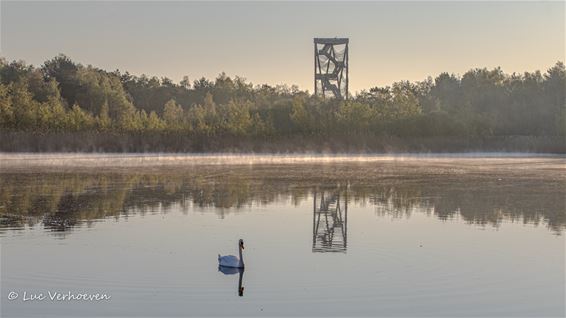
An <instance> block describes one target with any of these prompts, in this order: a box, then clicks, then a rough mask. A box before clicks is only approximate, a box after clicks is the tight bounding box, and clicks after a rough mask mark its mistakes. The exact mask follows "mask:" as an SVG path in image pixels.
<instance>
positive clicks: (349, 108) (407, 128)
mask: <svg viewBox="0 0 566 318" xmlns="http://www.w3.org/2000/svg"><path fill="white" fill-rule="evenodd" d="M565 80H566V71H565V67H564V64H563V63H562V62H557V63H556V64H555V65H554V66H553V67H551V68H550V69H548V70H547V71H546V72H545V73H541V72H540V71H536V72H533V73H524V74H515V73H514V74H511V75H509V74H505V73H503V71H502V70H501V69H499V68H496V69H493V70H488V69H473V70H470V71H468V72H466V73H465V74H464V75H462V76H456V75H454V74H448V73H442V74H440V75H439V76H437V77H436V78H434V79H432V78H428V79H426V80H424V81H422V82H416V83H412V82H407V81H402V82H397V83H393V84H392V85H391V86H387V87H374V88H371V89H369V90H364V91H362V92H360V93H359V94H357V95H356V96H354V97H353V98H352V99H351V100H349V101H338V100H333V99H326V100H325V99H320V98H318V97H316V96H312V95H310V94H309V93H308V92H307V91H301V90H299V89H298V88H297V87H295V86H293V87H288V86H275V87H273V86H269V85H258V86H254V85H252V84H251V83H249V82H247V81H246V80H244V79H243V78H240V77H235V78H231V77H228V76H226V75H225V74H221V75H219V76H218V77H217V78H216V79H215V80H213V81H211V80H208V79H205V78H201V79H198V80H195V81H194V82H192V83H191V82H190V81H189V79H188V77H185V78H184V79H183V80H182V81H181V82H180V83H179V84H175V83H173V81H172V80H170V79H168V78H161V79H158V78H157V77H147V76H145V75H142V76H139V77H138V76H133V75H131V74H129V73H127V72H126V73H122V72H120V71H114V72H108V71H105V70H101V69H98V68H96V67H93V66H90V65H89V66H83V65H81V64H78V63H75V62H73V61H72V60H71V59H69V58H68V57H66V56H64V55H59V56H57V57H55V58H53V59H51V60H48V61H46V62H45V63H44V64H43V65H42V66H41V67H39V68H36V67H33V66H30V65H26V64H25V63H24V62H21V61H13V62H8V61H6V60H4V59H2V60H0V130H1V131H2V132H3V134H4V135H5V136H7V135H9V134H12V135H11V136H13V134H14V133H18V134H20V136H21V134H22V133H25V134H32V135H34V136H46V135H56V136H60V135H61V134H64V133H73V134H77V133H80V134H82V136H84V135H85V134H86V135H88V136H94V135H96V136H107V137H104V138H107V139H111V138H113V137H111V136H117V135H119V136H124V135H127V136H159V137H158V139H160V138H161V139H163V140H168V138H172V136H174V137H176V138H181V139H180V140H183V141H186V140H189V141H195V140H198V141H200V142H201V143H203V142H204V143H206V142H207V141H208V140H210V141H213V140H244V139H245V140H276V139H287V140H294V139H292V138H297V140H298V138H307V139H308V138H311V139H313V138H314V139H317V138H318V139H321V138H322V139H324V138H332V137H340V138H342V140H348V138H351V139H356V138H358V137H359V136H364V138H366V139H368V140H371V139H372V138H398V139H399V140H403V139H411V138H423V137H431V138H446V137H451V138H453V137H455V138H467V139H468V140H469V139H470V138H471V139H485V138H490V137H494V138H496V137H501V136H536V137H544V138H546V137H549V138H554V139H555V140H564V136H566V103H565V90H566V81H565ZM108 136H110V137H108ZM174 149H175V148H173V150H174ZM102 150H105V149H104V147H103V146H102ZM130 150H131V149H130ZM143 150H152V149H143Z"/></svg>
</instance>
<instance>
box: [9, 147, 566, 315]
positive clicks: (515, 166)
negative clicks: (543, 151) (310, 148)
mask: <svg viewBox="0 0 566 318" xmlns="http://www.w3.org/2000/svg"><path fill="white" fill-rule="evenodd" d="M30 158H31V157H30V156H28V157H27V158H24V159H21V158H20V159H21V160H12V159H13V158H12V159H10V158H8V159H6V157H3V158H2V157H0V240H1V285H2V286H1V297H2V299H1V305H2V309H1V310H2V311H1V314H2V317H12V316H23V317H28V316H37V317H48V316H49V317H67V316H68V317H80V316H223V315H239V316H282V315H283V316H295V315H300V316H537V317H540V316H564V315H565V301H564V296H565V291H564V290H565V280H564V279H565V274H564V269H565V267H564V262H565V251H564V247H565V241H564V233H565V229H566V212H565V211H566V207H565V195H566V189H565V187H564V185H565V184H564V181H565V180H566V179H565V177H566V169H565V164H566V160H565V159H564V158H560V157H522V156H517V157H512V158H498V157H473V158H469V157H466V158H457V157H456V158H455V157H438V158H435V157H425V158H420V157H405V158H401V157H387V158H383V157H375V158H373V159H372V158H370V159H371V160H357V159H356V160H354V159H352V160H347V159H340V160H327V159H324V160H322V159H321V160H317V159H316V158H314V159H312V160H310V159H309V160H305V158H304V157H303V158H302V159H300V160H290V159H289V158H286V159H281V160H273V159H265V160H258V161H256V162H254V164H245V162H249V161H246V160H247V159H246V160H242V158H240V159H237V158H236V159H234V158H229V157H228V158H220V159H219V158H216V159H214V160H211V159H210V158H204V159H203V158H200V159H198V160H197V159H195V160H192V159H190V158H189V159H187V158H184V159H183V160H176V159H170V160H163V158H160V159H158V160H150V159H147V158H146V159H144V160H141V161H140V160H138V159H139V158H138V159H134V161H131V160H130V159H131V158H130V159H124V157H117V158H112V156H110V157H104V159H101V158H98V159H95V160H93V159H92V157H90V159H89V160H93V161H98V164H97V165H93V164H92V163H91V162H87V163H85V162H84V161H82V163H81V161H80V160H76V158H75V159H72V158H66V157H64V158H47V159H46V158H45V157H44V158H43V159H41V160H39V161H37V160H35V161H34V160H30ZM319 159H320V158H319ZM366 159H367V158H366ZM87 161H88V160H87ZM156 162H157V163H159V164H156ZM234 163H236V164H234ZM240 238H242V239H244V241H245V250H244V260H245V263H246V269H245V271H243V272H240V271H237V270H236V271H226V270H223V271H219V268H218V266H217V255H218V254H219V253H221V254H235V255H237V252H238V250H237V247H238V245H237V243H238V239H240ZM10 292H17V293H18V295H19V298H17V299H15V300H11V301H10V300H8V295H9V293H10ZM24 292H26V293H27V294H28V295H29V294H38V293H44V294H48V292H61V293H67V292H71V293H89V294H94V293H103V294H107V295H110V296H111V299H110V300H107V301H99V302H84V301H83V302H81V301H50V300H49V299H45V300H42V301H39V300H36V301H23V300H22V297H23V293H24Z"/></svg>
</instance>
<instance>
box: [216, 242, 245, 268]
mask: <svg viewBox="0 0 566 318" xmlns="http://www.w3.org/2000/svg"><path fill="white" fill-rule="evenodd" d="M243 249H244V240H242V239H240V241H238V250H239V252H240V258H238V257H237V256H234V255H226V256H220V254H218V265H220V266H225V267H236V268H244V258H243V256H242V250H243Z"/></svg>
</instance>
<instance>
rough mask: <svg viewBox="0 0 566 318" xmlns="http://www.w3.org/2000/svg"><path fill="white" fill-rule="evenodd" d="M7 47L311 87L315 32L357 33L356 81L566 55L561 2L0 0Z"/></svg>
mask: <svg viewBox="0 0 566 318" xmlns="http://www.w3.org/2000/svg"><path fill="white" fill-rule="evenodd" d="M0 8H1V33H0V34H1V41H0V43H1V55H2V56H3V57H5V58H7V59H9V60H12V59H18V60H19V59H21V60H24V61H26V62H27V63H29V64H33V65H36V66H39V65H41V64H42V63H43V62H44V61H45V60H47V59H50V58H52V57H54V56H56V55H57V54H59V53H63V54H66V55H67V56H69V57H71V58H72V59H73V60H75V61H77V62H80V63H82V64H85V65H88V64H92V65H93V66H96V67H100V68H102V69H106V70H110V71H111V70H115V69H119V70H121V71H128V72H130V73H131V74H135V75H141V74H147V75H149V76H154V75H155V76H158V77H168V78H171V79H172V80H173V81H175V82H179V81H180V80H181V79H182V78H183V76H185V75H187V76H188V77H189V78H190V80H191V81H193V80H195V79H197V78H200V77H202V76H204V77H207V78H215V77H216V76H217V75H218V74H219V73H221V72H226V74H227V75H229V76H234V75H239V76H243V77H245V78H246V79H247V80H248V81H251V82H252V83H254V84H263V83H267V84H271V85H276V84H283V83H285V84H289V85H292V84H296V85H298V86H299V87H300V88H301V89H304V90H309V91H311V92H312V91H313V74H312V71H313V65H312V64H313V57H312V50H313V43H312V39H313V38H314V37H334V36H340V37H349V38H350V90H351V92H356V91H359V90H361V89H367V88H370V87H374V86H384V85H390V84H391V83H392V82H395V81H400V80H409V81H420V80H423V79H426V78H427V77H428V76H433V77H434V76H436V75H438V74H439V73H441V72H449V73H455V74H460V75H461V74H463V73H464V72H466V71H467V70H469V69H472V68H477V67H480V68H483V67H487V68H494V67H498V66H499V67H501V68H502V69H503V71H504V72H506V73H513V72H517V73H522V72H525V71H529V72H532V71H535V70H540V71H542V72H544V71H546V69H548V68H549V67H551V66H552V65H554V64H555V63H556V62H557V61H564V42H565V41H564V35H565V32H564V16H565V15H564V3H563V2H499V3H488V2H458V3H454V2H401V3H390V2H354V3H350V2H348V3H346V2H305V3H303V2H300V3H299V2H290V3H289V2H166V3H156V2H47V1H46V2H15V1H2V3H1V4H0Z"/></svg>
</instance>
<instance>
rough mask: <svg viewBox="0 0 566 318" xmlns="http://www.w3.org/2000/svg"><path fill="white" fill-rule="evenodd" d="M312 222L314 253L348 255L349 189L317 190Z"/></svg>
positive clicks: (314, 198) (314, 197) (314, 196)
mask: <svg viewBox="0 0 566 318" xmlns="http://www.w3.org/2000/svg"><path fill="white" fill-rule="evenodd" d="M312 222H313V224H312V251H313V253H327V252H338V253H346V249H347V246H348V187H346V188H340V187H338V188H337V189H332V190H318V189H317V190H315V191H314V195H313V221H312Z"/></svg>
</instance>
